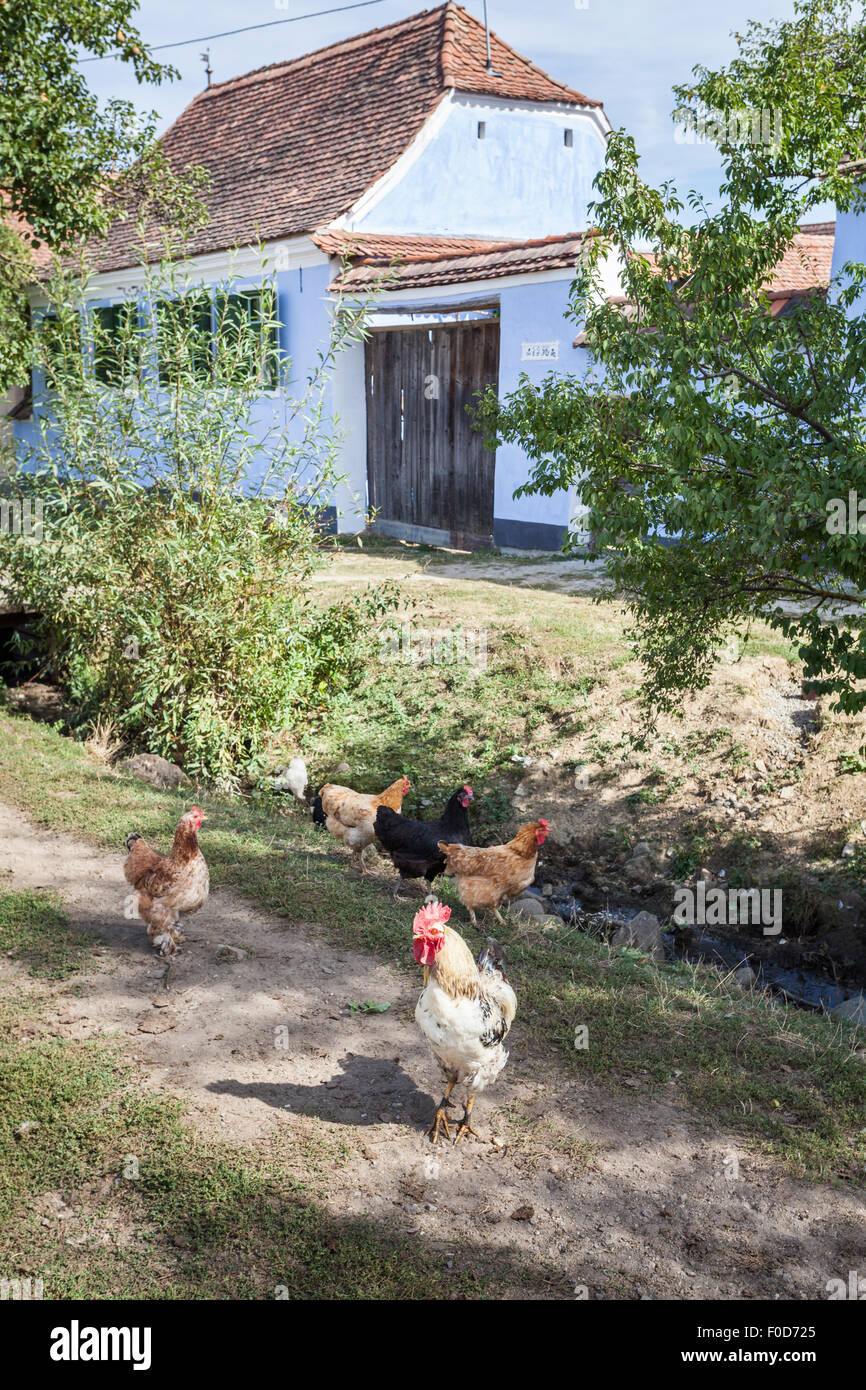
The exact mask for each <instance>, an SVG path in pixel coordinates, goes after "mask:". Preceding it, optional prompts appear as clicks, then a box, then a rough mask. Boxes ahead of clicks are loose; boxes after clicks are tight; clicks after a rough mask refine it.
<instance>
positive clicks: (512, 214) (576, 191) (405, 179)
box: [336, 94, 610, 240]
mask: <svg viewBox="0 0 866 1390" xmlns="http://www.w3.org/2000/svg"><path fill="white" fill-rule="evenodd" d="M479 121H483V123H484V138H483V139H479V137H478V123H479ZM609 128H610V127H609V125H608V122H607V119H606V117H605V116H604V114H603V112H600V111H598V110H597V109H596V108H590V107H587V108H575V107H573V106H566V105H558V104H544V105H540V104H538V103H534V102H508V101H503V100H499V99H497V98H493V97H468V96H464V95H460V94H452V95H450V96H448V97H446V98H444V99H443V101H442V102H441V103H440V105H439V106H438V107H437V109H436V111H435V112H434V114H433V115H432V116H431V118H430V120H429V121H428V122H427V123H426V125H425V126H424V129H423V130H422V131H421V132H420V134H419V135H418V137H417V138H416V140H415V141H413V143H412V145H411V146H410V147H409V149H408V150H407V151H406V153H405V155H404V156H403V157H402V158H401V159H400V160H398V162H397V164H395V165H394V167H393V168H392V169H391V170H389V172H388V173H387V174H386V175H385V176H384V177H383V178H382V179H380V180H379V181H378V182H377V183H376V184H375V185H374V186H373V188H372V189H371V190H370V191H369V192H368V193H367V194H365V195H364V197H362V198H361V199H360V200H359V202H358V203H357V204H356V206H355V207H354V208H353V210H352V212H351V213H349V214H348V215H347V216H346V217H344V218H341V219H340V221H339V222H338V223H337V224H336V225H337V226H342V227H347V228H349V229H350V230H352V231H359V232H373V231H375V232H382V233H392V234H394V235H409V236H411V235H415V236H417V235H418V234H419V233H422V234H428V235H442V236H445V235H449V236H480V237H493V238H502V239H505V240H512V239H513V240H522V239H529V238H535V237H545V236H554V235H562V234H563V233H567V232H579V231H583V230H584V229H585V228H586V227H587V225H588V212H587V208H588V204H589V202H590V200H591V198H592V197H593V189H592V181H593V179H594V178H595V176H596V174H597V173H598V171H599V170H600V169H601V167H602V165H603V163H604V147H605V132H606V131H607V130H608V129H609ZM566 130H570V131H571V132H572V139H573V145H571V146H568V145H566V144H565V131H566Z"/></svg>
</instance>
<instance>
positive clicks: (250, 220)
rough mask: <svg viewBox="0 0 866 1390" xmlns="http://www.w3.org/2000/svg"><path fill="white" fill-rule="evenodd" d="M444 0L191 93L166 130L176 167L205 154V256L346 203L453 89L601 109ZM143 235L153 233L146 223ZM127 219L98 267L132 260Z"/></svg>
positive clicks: (317, 221)
mask: <svg viewBox="0 0 866 1390" xmlns="http://www.w3.org/2000/svg"><path fill="white" fill-rule="evenodd" d="M491 46H492V59H493V70H494V71H493V74H490V73H488V72H487V70H486V51H485V39H484V27H483V25H481V24H480V23H479V22H478V20H476V19H474V18H473V17H472V15H470V14H468V13H467V12H466V11H465V10H463V9H461V8H460V6H459V5H455V4H453V3H448V4H445V5H442V6H440V7H439V8H438V9H435V10H425V11H423V12H422V13H421V14H416V15H412V16H411V17H410V18H408V19H404V20H400V21H398V22H397V23H396V24H389V25H388V26H387V27H385V28H382V29H374V30H372V31H370V32H369V33H366V34H360V35H358V36H356V37H354V38H350V39H346V40H344V41H343V42H341V43H336V44H332V45H331V46H330V47H329V48H323V49H319V50H318V51H317V52H315V53H310V54H307V55H306V56H305V57H302V58H293V59H290V60H289V61H287V62H283V63H274V64H272V65H271V66H270V67H265V68H259V69H257V70H256V71H254V72H249V73H246V74H245V75H244V76H242V77H236V78H233V79H232V80H231V81H228V82H218V83H216V84H215V85H214V86H212V87H210V88H209V89H208V90H207V91H204V92H200V93H199V95H198V96H197V97H195V98H194V100H193V101H192V102H191V103H190V105H189V106H188V107H187V108H186V110H185V111H184V112H183V114H182V115H181V116H180V117H179V118H178V120H177V121H175V123H174V125H172V126H171V127H170V129H169V130H168V131H166V133H165V135H164V136H163V137H162V148H163V149H164V151H165V154H166V155H167V157H168V160H169V162H170V164H171V165H172V167H173V168H174V169H175V170H176V171H179V170H181V169H184V168H187V167H189V166H191V165H196V164H201V165H204V166H205V167H206V168H207V169H208V170H209V172H210V175H211V179H212V185H213V186H212V191H211V193H210V194H209V196H208V199H207V202H208V206H209V210H210V222H209V223H208V225H207V226H206V227H205V228H204V229H203V230H202V231H201V232H200V233H198V234H197V235H196V236H195V237H194V239H193V240H192V242H191V245H190V251H191V252H192V253H193V254H202V253H206V252H209V251H219V250H225V249H226V248H228V247H230V246H235V245H241V246H243V245H251V244H254V243H256V242H257V241H259V240H261V241H272V240H275V239H277V238H279V237H284V236H293V235H299V234H303V233H306V232H310V231H312V230H313V229H314V228H316V227H320V226H323V225H325V224H327V223H329V222H331V221H333V220H334V219H335V218H336V217H339V216H340V215H341V214H343V213H345V212H347V211H348V210H349V209H350V208H351V207H352V206H353V204H354V203H355V202H357V200H358V198H359V197H360V196H361V194H362V193H364V192H365V191H366V190H367V189H368V188H370V186H371V185H372V184H374V183H375V182H376V180H377V179H379V178H380V177H381V176H382V175H383V174H385V173H386V172H387V171H388V169H390V168H391V166H392V165H393V164H394V163H395V161H396V160H397V159H398V158H399V156H400V155H401V154H402V153H403V152H404V150H405V149H406V148H407V146H408V145H409V144H410V143H411V141H412V140H413V139H414V138H415V136H416V135H417V134H418V132H419V131H420V130H421V127H422V126H423V124H424V122H425V121H426V120H427V118H428V117H429V116H430V114H431V113H432V111H433V110H434V109H435V107H436V106H437V104H438V103H439V101H440V100H441V98H442V97H443V96H444V95H445V94H446V92H447V91H448V90H449V89H452V88H453V89H456V90H458V91H461V92H470V93H485V94H490V95H494V96H499V97H506V98H508V97H510V98H514V99H519V98H522V99H526V100H530V101H539V102H554V101H555V102H566V103H568V104H570V105H574V106H600V105H601V103H600V102H596V101H591V100H590V99H589V98H588V97H585V96H583V95H582V94H581V93H580V92H575V91H573V90H572V89H571V88H569V87H566V86H565V85H564V84H563V83H561V82H556V81H555V80H554V79H553V78H551V77H548V76H547V74H546V73H544V72H542V70H541V69H540V68H538V67H536V66H535V65H534V64H533V63H531V62H529V60H528V59H527V58H522V57H521V56H520V55H519V54H518V53H515V52H514V51H513V49H511V48H509V47H508V45H507V44H506V43H503V41H502V40H501V39H499V38H497V36H496V35H495V34H492V35H491ZM148 240H149V241H151V242H152V243H153V242H155V241H156V238H155V236H154V234H153V233H151V234H150V236H149V238H148ZM134 248H135V236H134V232H133V228H132V226H131V224H130V222H129V221H125V222H121V223H118V224H116V225H115V227H114V228H113V229H112V232H111V233H110V235H109V237H108V240H107V242H106V243H105V246H104V251H102V252H101V253H100V254H99V268H100V269H104V270H109V269H116V268H118V267H121V266H125V265H130V264H133V263H134V262H135V260H136V256H135V250H134Z"/></svg>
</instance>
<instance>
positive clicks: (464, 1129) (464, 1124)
mask: <svg viewBox="0 0 866 1390" xmlns="http://www.w3.org/2000/svg"><path fill="white" fill-rule="evenodd" d="M474 1104H475V1097H474V1096H470V1097H469V1099H468V1100H467V1102H466V1106H465V1108H464V1111H463V1119H462V1120H461V1121H460V1127H459V1129H458V1130H457V1133H456V1134H455V1136H454V1143H455V1144H458V1143H459V1142H460V1140H461V1139H462V1138H463V1136H464V1134H474V1135H475V1138H476V1139H480V1138H481V1135H480V1134H479V1133H478V1130H477V1129H473V1128H472V1125H471V1124H470V1123H469V1116H470V1115H471V1114H472V1107H473V1105H474Z"/></svg>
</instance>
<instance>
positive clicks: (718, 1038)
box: [0, 715, 866, 1183]
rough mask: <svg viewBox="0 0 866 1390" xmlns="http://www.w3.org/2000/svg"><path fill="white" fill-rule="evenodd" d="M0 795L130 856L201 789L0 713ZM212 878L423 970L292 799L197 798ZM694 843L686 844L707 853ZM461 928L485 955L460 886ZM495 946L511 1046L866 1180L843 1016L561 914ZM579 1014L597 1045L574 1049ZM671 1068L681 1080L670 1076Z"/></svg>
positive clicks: (836, 1173) (399, 921)
mask: <svg viewBox="0 0 866 1390" xmlns="http://www.w3.org/2000/svg"><path fill="white" fill-rule="evenodd" d="M0 731H2V734H3V738H4V754H5V756H4V760H3V764H2V767H0V797H2V798H5V799H7V800H9V801H12V802H15V803H16V804H18V805H20V806H22V807H25V808H27V809H28V810H29V813H30V814H31V815H32V816H34V817H35V818H36V819H37V820H39V821H41V822H43V823H44V824H47V825H51V826H54V827H56V828H58V829H63V830H67V831H71V832H74V833H75V834H77V835H79V836H81V837H83V838H86V839H88V840H90V841H91V842H94V843H97V844H99V845H102V846H105V847H112V848H114V849H116V851H117V853H118V855H120V854H121V853H122V849H123V841H124V836H125V834H126V833H127V831H128V830H129V829H130V828H132V827H135V828H137V829H139V830H141V831H142V832H143V833H144V834H145V835H147V836H148V837H154V838H155V839H156V840H157V842H158V843H162V844H165V843H166V842H167V840H168V838H169V835H170V833H171V828H172V827H173V825H174V823H175V821H176V819H177V817H178V815H179V814H180V812H181V810H182V809H185V808H186V804H187V802H188V801H189V800H190V794H189V793H187V795H186V796H185V797H180V796H177V795H174V794H172V793H168V792H159V791H155V790H153V789H151V788H149V787H147V786H143V785H142V784H141V783H139V782H134V781H132V780H130V779H126V778H123V777H119V776H113V775H110V774H106V772H105V771H104V769H101V768H99V767H98V766H96V765H94V764H93V763H92V762H91V761H90V760H89V759H88V757H87V755H86V754H85V752H84V751H83V749H82V748H81V747H80V746H79V745H77V744H75V743H74V742H72V741H71V740H69V739H67V738H64V737H62V736H61V735H60V734H59V733H57V732H56V731H54V730H51V729H48V728H45V727H40V726H38V725H35V724H33V723H32V722H30V721H28V720H26V719H23V718H14V717H10V716H5V715H4V716H2V717H0ZM200 799H201V800H202V801H203V803H204V805H205V807H206V809H207V811H208V813H209V816H210V819H209V821H208V824H207V829H206V831H205V832H204V834H203V844H204V848H205V853H206V854H207V857H208V862H209V864H210V867H211V876H212V882H213V886H214V888H215V889H216V890H218V889H219V888H220V887H221V886H223V885H231V886H233V887H235V888H237V889H239V890H240V891H241V892H243V893H244V894H246V895H247V897H249V898H250V899H252V900H254V901H256V902H258V903H260V904H261V905H262V906H263V907H265V908H266V909H267V910H268V911H270V912H271V913H273V914H274V915H275V916H276V917H278V918H282V919H283V920H284V921H285V930H286V931H291V930H292V929H293V925H294V924H295V923H296V922H299V921H300V922H307V923H311V924H313V925H315V926H316V928H317V929H318V930H319V931H321V932H322V933H323V935H325V936H327V938H328V939H330V940H331V941H332V942H334V943H336V944H338V945H340V946H352V947H355V948H359V947H360V948H362V949H368V950H370V951H371V952H373V953H374V954H376V955H377V956H378V957H380V958H382V959H384V960H386V961H389V962H390V963H392V964H393V965H394V966H396V967H397V968H398V969H401V970H404V971H408V972H409V973H410V974H411V976H412V977H413V978H415V977H417V967H416V966H415V964H414V962H413V960H412V957H411V922H412V916H413V913H414V907H413V906H412V905H407V904H394V903H392V902H391V901H390V898H389V887H390V878H388V879H385V878H384V877H383V878H377V877H375V876H370V877H369V878H367V879H364V880H361V879H359V877H358V876H357V875H356V874H353V873H351V872H348V871H347V856H346V855H345V853H344V852H342V851H341V850H340V849H339V848H338V847H337V846H335V844H334V842H333V841H332V840H331V839H330V838H329V837H327V836H326V835H325V834H324V832H317V831H316V829H315V828H314V827H313V826H312V823H311V822H310V820H309V819H308V817H306V816H305V815H304V813H303V812H302V811H301V809H300V808H297V807H289V808H285V807H282V806H280V807H278V806H275V805H272V804H269V803H267V802H252V803H250V802H245V801H242V800H239V799H235V800H227V799H221V798H218V797H215V796H207V797H205V796H200ZM701 852H702V846H701V844H700V841H699V837H698V838H696V839H694V840H691V841H690V842H689V844H688V846H687V847H686V848H684V849H683V850H680V851H678V853H679V854H681V855H682V857H683V862H684V863H685V862H686V860H688V862H691V861H692V860H693V859H695V858H696V857H699V856H700V853H701ZM445 883H446V886H444V887H443V889H442V897H443V898H444V899H445V900H446V901H449V902H451V903H452V904H453V906H454V923H455V925H456V926H457V927H458V929H459V930H461V931H462V932H463V933H464V934H465V936H466V938H467V940H468V941H469V943H470V944H471V946H472V947H473V948H474V949H476V950H477V949H478V948H479V946H480V945H481V941H482V937H481V933H480V932H479V933H476V932H473V930H472V929H471V927H470V925H469V923H468V921H467V920H466V917H465V913H464V911H463V909H462V908H461V907H460V906H459V904H458V903H457V899H456V897H455V895H454V892H453V889H452V888H451V887H450V885H448V883H447V881H445ZM501 935H502V940H503V944H504V946H505V949H506V951H507V953H508V955H509V958H510V960H511V967H512V975H513V977H514V979H515V980H516V981H517V986H518V992H519V996H520V1010H519V1015H518V1029H519V1033H518V1035H517V1040H516V1043H515V1045H519V1040H520V1036H521V1035H522V1036H524V1037H525V1036H526V1035H527V1033H528V1034H529V1035H531V1037H532V1040H533V1042H534V1043H535V1044H537V1046H538V1047H539V1048H540V1049H542V1050H543V1052H544V1053H545V1054H546V1056H547V1057H548V1059H549V1061H550V1062H551V1063H554V1064H556V1065H557V1066H559V1067H560V1068H562V1069H563V1070H564V1071H565V1072H566V1073H568V1072H573V1073H574V1074H575V1075H576V1076H578V1075H580V1076H586V1075H591V1076H592V1077H593V1078H595V1079H596V1080H598V1081H599V1082H600V1083H602V1084H604V1085H606V1086H608V1087H610V1088H611V1089H613V1090H618V1089H620V1088H622V1087H624V1086H625V1085H626V1083H629V1084H630V1085H631V1086H634V1084H635V1083H637V1085H638V1087H639V1089H640V1090H643V1091H645V1092H646V1093H648V1094H650V1095H652V1094H664V1095H665V1096H674V1097H676V1098H677V1099H678V1100H680V1101H682V1102H683V1103H684V1104H685V1105H686V1106H687V1107H689V1108H690V1109H691V1110H692V1111H693V1113H694V1114H695V1115H696V1116H698V1117H700V1118H701V1119H702V1120H706V1121H707V1122H708V1123H711V1124H713V1125H716V1126H719V1127H721V1128H723V1129H724V1130H726V1131H727V1132H731V1133H736V1134H739V1135H741V1136H742V1137H743V1139H744V1140H745V1141H746V1142H748V1143H750V1144H751V1145H752V1146H753V1147H754V1148H756V1149H761V1150H763V1151H765V1152H769V1153H772V1154H774V1155H776V1156H777V1157H778V1158H779V1159H780V1160H781V1161H782V1162H783V1163H784V1165H785V1167H786V1168H787V1169H788V1170H789V1171H792V1172H796V1173H798V1174H802V1175H805V1176H809V1177H820V1178H826V1177H840V1178H843V1179H847V1180H850V1181H854V1182H858V1183H862V1181H863V1175H864V1164H866V1133H864V1129H863V1114H864V1111H866V1070H864V1062H863V1054H862V1050H861V1051H859V1052H858V1051H857V1034H856V1030H855V1029H854V1028H853V1027H851V1026H850V1025H847V1024H842V1023H836V1022H834V1021H831V1020H829V1019H826V1018H822V1017H817V1016H812V1015H809V1014H805V1013H802V1012H800V1011H798V1010H795V1009H793V1008H786V1007H780V1008H771V1007H770V1006H769V1005H768V1004H767V1003H766V1002H765V1001H763V1000H762V999H760V998H752V997H750V996H745V997H744V996H741V995H739V994H738V993H736V992H735V991H733V990H731V989H730V988H728V987H726V986H725V987H722V986H720V985H719V983H718V976H716V975H715V974H714V973H712V972H707V971H703V970H701V969H695V968H693V967H690V966H687V965H679V964H676V965H666V966H663V967H662V968H661V969H655V968H653V967H652V966H650V965H649V964H648V963H647V962H645V961H644V960H643V959H642V958H640V957H636V956H635V955H634V953H632V952H624V953H622V952H614V953H612V954H611V953H610V952H609V950H608V948H607V947H606V946H604V945H602V944H599V943H597V942H595V941H593V940H591V939H590V938H588V937H587V936H586V935H584V934H583V933H581V932H579V931H576V930H571V929H569V928H567V927H565V925H563V927H562V929H561V930H560V931H558V932H555V933H537V934H535V933H533V931H532V929H531V928H530V929H527V928H525V927H524V928H521V929H519V930H518V929H517V928H516V927H514V926H513V925H510V924H509V925H508V926H507V927H506V928H505V929H504V930H503V932H502V934H501ZM578 1023H585V1024H587V1026H588V1027H589V1030H590V1047H589V1050H588V1051H586V1052H576V1051H575V1049H574V1046H573V1037H574V1028H575V1026H576V1025H577V1024H578ZM674 1072H679V1073H681V1074H680V1075H679V1076H678V1077H677V1078H675V1079H673V1080H672V1078H673V1074H674Z"/></svg>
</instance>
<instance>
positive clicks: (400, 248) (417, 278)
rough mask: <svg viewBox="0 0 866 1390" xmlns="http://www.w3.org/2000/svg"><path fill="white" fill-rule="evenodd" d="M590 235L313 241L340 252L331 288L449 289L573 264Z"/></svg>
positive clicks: (330, 236) (331, 236) (341, 236)
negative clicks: (341, 266)
mask: <svg viewBox="0 0 866 1390" xmlns="http://www.w3.org/2000/svg"><path fill="white" fill-rule="evenodd" d="M594 235H595V233H594V232H586V233H578V232H571V233H569V234H568V235H567V236H548V237H540V238H537V239H535V240H532V241H481V240H477V241H476V240H474V239H473V238H454V237H432V236H431V237H396V236H395V237H377V236H369V237H367V236H361V235H359V234H355V235H354V236H353V235H352V234H351V233H348V232H343V233H333V232H329V233H327V234H326V236H324V237H323V236H315V237H314V238H313V239H314V241H316V243H317V244H318V245H319V246H321V247H322V249H323V250H329V251H330V252H331V254H332V255H339V254H344V255H345V256H346V258H347V260H348V266H347V268H346V269H345V270H344V271H343V272H342V273H341V274H339V275H338V276H337V277H336V278H335V280H334V281H333V283H332V285H331V286H330V288H331V289H332V290H338V289H340V290H365V289H371V288H374V287H375V286H376V285H377V284H381V286H382V287H383V288H384V289H387V290H395V289H408V288H423V287H424V286H426V285H453V284H460V283H462V282H466V281H470V280H496V279H501V278H502V277H503V276H506V275H523V274H526V273H527V272H531V271H541V270H557V269H560V268H562V267H570V266H574V265H575V264H576V262H577V257H578V255H579V252H580V248H581V245H582V243H583V240H584V237H586V236H594Z"/></svg>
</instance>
